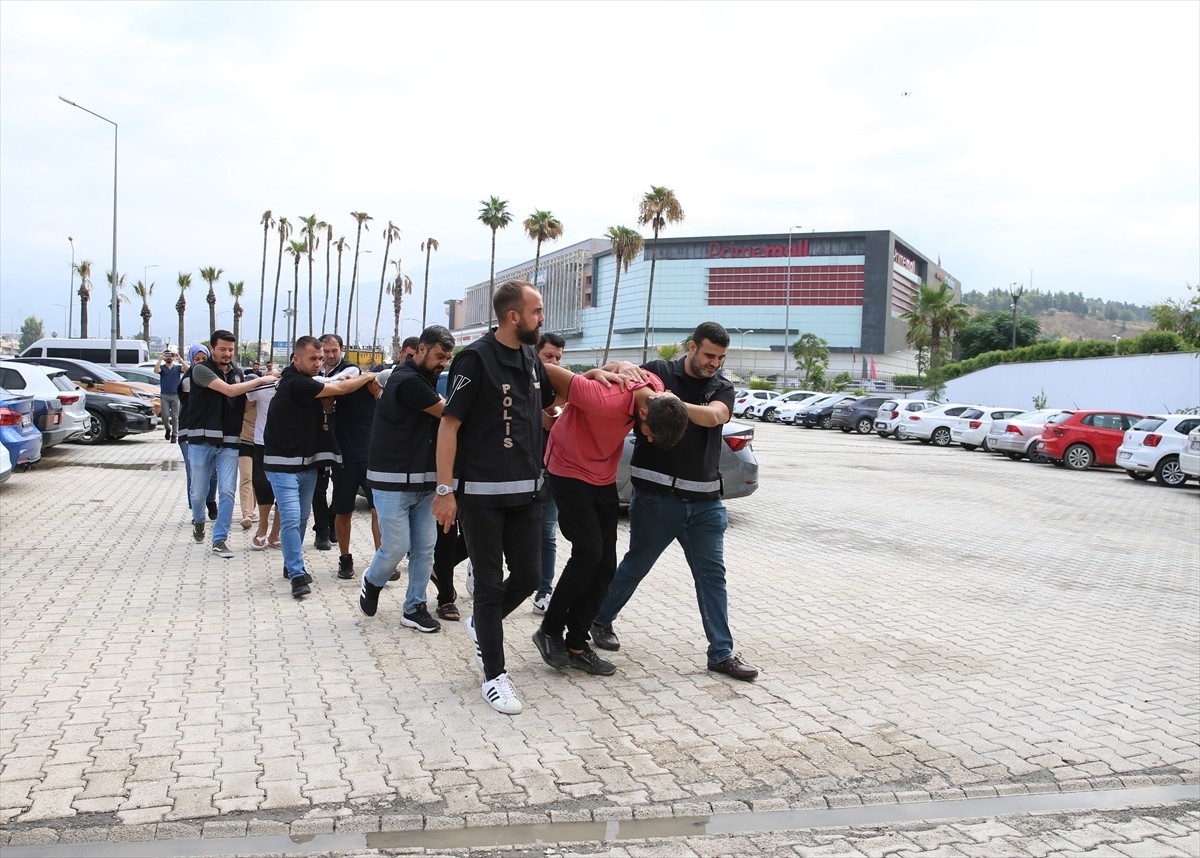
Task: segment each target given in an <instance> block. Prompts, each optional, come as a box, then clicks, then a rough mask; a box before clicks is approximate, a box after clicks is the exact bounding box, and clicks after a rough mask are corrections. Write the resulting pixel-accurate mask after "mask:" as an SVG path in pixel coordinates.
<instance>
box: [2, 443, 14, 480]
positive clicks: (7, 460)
mask: <svg viewBox="0 0 1200 858" xmlns="http://www.w3.org/2000/svg"><path fill="white" fill-rule="evenodd" d="M12 472H13V464H12V457H11V456H9V455H8V448H7V447H5V446H4V445H3V444H0V486H2V485H4V484H5V483H7V482H8V478H9V477H11V476H12Z"/></svg>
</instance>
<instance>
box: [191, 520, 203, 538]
mask: <svg viewBox="0 0 1200 858" xmlns="http://www.w3.org/2000/svg"><path fill="white" fill-rule="evenodd" d="M192 539H194V540H196V542H203V541H204V522H202V521H193V522H192Z"/></svg>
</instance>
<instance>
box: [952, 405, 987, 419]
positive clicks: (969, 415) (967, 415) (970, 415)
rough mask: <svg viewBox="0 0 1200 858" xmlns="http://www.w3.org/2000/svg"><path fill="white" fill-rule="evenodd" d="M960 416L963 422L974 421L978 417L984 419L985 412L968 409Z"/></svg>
mask: <svg viewBox="0 0 1200 858" xmlns="http://www.w3.org/2000/svg"><path fill="white" fill-rule="evenodd" d="M958 416H959V417H961V418H962V419H963V420H974V419H975V418H976V417H982V416H983V412H982V411H980V410H979V409H978V408H968V409H967V410H966V411H964V412H963V413H962V414H960V415H958Z"/></svg>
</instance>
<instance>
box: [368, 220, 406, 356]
mask: <svg viewBox="0 0 1200 858" xmlns="http://www.w3.org/2000/svg"><path fill="white" fill-rule="evenodd" d="M383 237H384V238H385V239H386V240H387V241H386V243H385V244H384V247H383V270H381V271H380V272H379V300H378V301H377V302H376V304H375V331H374V333H373V334H371V348H372V349H377V348H379V317H380V315H381V314H382V313H383V291H384V289H383V279H384V277H386V276H387V264H388V254H389V253H391V252H392V242H393V241H399V240H400V227H398V226H396V225H395V224H394V223H392V222H391V221H390V220H389V221H388V225H387V229H385V230H384V231H383ZM397 262H399V260H397Z"/></svg>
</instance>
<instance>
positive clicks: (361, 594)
mask: <svg viewBox="0 0 1200 858" xmlns="http://www.w3.org/2000/svg"><path fill="white" fill-rule="evenodd" d="M362 581H363V583H362V589H361V590H359V591H358V609H359V610H360V611H362V612H363V613H364V614H366V615H367V616H368V617H373V616H375V612H376V611H378V610H379V593H380V592H381V591H382V590H383V588H382V587H376V586H375V585H374V584H372V583H371V582H370V581H368V580H367V576H366V575H364V576H363V579H362Z"/></svg>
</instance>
